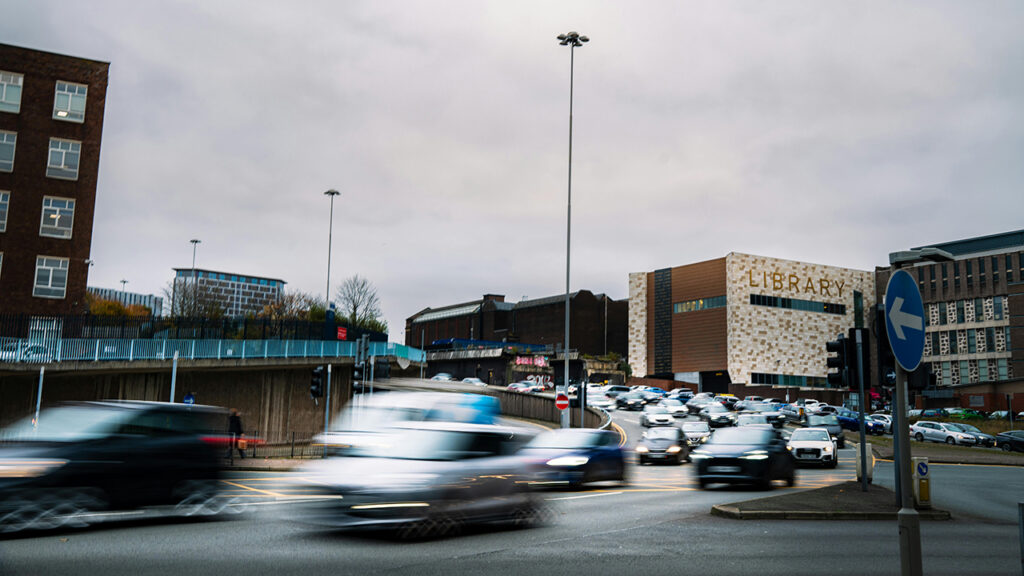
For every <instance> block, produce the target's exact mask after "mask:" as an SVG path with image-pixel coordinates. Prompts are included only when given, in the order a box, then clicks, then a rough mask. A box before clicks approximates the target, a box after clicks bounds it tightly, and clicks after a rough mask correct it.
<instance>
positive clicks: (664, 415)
mask: <svg viewBox="0 0 1024 576" xmlns="http://www.w3.org/2000/svg"><path fill="white" fill-rule="evenodd" d="M674 424H675V417H674V416H672V413H670V412H669V411H668V408H666V407H664V406H662V405H661V404H648V405H647V406H644V411H643V413H642V414H640V425H641V426H643V427H645V428H647V427H649V426H672V425H674Z"/></svg>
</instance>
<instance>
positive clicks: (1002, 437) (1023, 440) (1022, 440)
mask: <svg viewBox="0 0 1024 576" xmlns="http://www.w3.org/2000/svg"><path fill="white" fill-rule="evenodd" d="M996 446H998V447H999V448H1001V449H1002V450H1003V451H1004V452H1011V451H1012V452H1024V430H1008V431H1006V432H1000V433H999V434H996Z"/></svg>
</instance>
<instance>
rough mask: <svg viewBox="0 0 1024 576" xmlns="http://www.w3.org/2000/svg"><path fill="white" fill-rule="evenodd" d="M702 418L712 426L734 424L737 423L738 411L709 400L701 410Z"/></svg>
mask: <svg viewBox="0 0 1024 576" xmlns="http://www.w3.org/2000/svg"><path fill="white" fill-rule="evenodd" d="M700 419H701V420H704V421H705V422H707V423H708V425H709V426H711V427H712V428H714V427H716V426H733V425H735V424H736V413H735V412H732V411H731V410H729V409H728V408H726V407H725V406H722V405H721V404H719V403H718V402H709V403H708V405H707V406H705V407H704V408H703V409H702V410H701V411H700Z"/></svg>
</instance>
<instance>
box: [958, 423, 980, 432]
mask: <svg viewBox="0 0 1024 576" xmlns="http://www.w3.org/2000/svg"><path fill="white" fill-rule="evenodd" d="M955 426H956V427H957V428H959V429H961V430H963V431H964V432H971V433H973V434H981V433H982V432H981V430H978V428H977V427H975V426H971V425H970V424H956V425H955Z"/></svg>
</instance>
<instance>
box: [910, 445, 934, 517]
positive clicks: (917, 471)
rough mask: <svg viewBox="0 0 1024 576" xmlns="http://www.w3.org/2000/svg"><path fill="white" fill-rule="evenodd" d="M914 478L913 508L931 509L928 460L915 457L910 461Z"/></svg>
mask: <svg viewBox="0 0 1024 576" xmlns="http://www.w3.org/2000/svg"><path fill="white" fill-rule="evenodd" d="M910 466H911V467H912V468H913V478H914V507H915V508H917V509H919V510H924V509H928V508H931V507H932V487H931V472H930V470H929V468H928V459H927V458H925V457H922V456H915V457H913V458H911V459H910Z"/></svg>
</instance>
